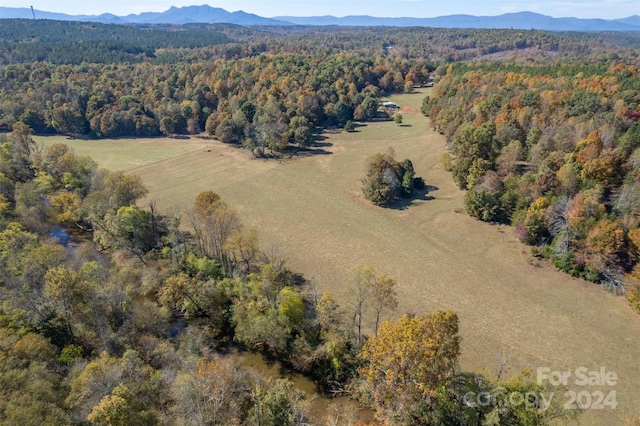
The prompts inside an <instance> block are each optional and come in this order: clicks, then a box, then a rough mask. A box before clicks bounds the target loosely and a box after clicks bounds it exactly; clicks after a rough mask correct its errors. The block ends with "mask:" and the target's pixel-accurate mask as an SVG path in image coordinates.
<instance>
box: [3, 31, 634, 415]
mask: <svg viewBox="0 0 640 426" xmlns="http://www.w3.org/2000/svg"><path fill="white" fill-rule="evenodd" d="M78 45H82V46H83V48H82V49H78ZM639 45H640V35H637V34H578V33H546V32H540V31H517V30H443V29H433V28H358V29H356V28H344V29H340V30H337V29H335V28H331V29H327V28H307V27H295V26H293V27H282V28H253V29H251V28H243V27H237V26H233V25H185V26H182V27H175V26H162V25H159V26H111V25H102V24H86V23H74V22H54V21H26V20H3V23H2V26H0V55H1V59H0V63H1V64H2V65H1V66H0V130H3V131H4V133H2V134H0V143H1V147H2V149H1V150H0V300H1V302H2V303H1V304H0V359H1V360H2V363H0V395H1V397H0V424H7V425H14V424H24V425H29V424H34V425H35V424H37V425H41V424H56V425H58V424H78V425H80V424H97V425H98V424H99V425H124V424H140V425H143V424H144V425H146V424H149V425H150V424H177V425H178V424H179V425H185V424H186V425H190V424H194V425H196V424H211V425H229V424H244V425H279V426H280V425H303V424H310V423H311V422H312V423H313V424H327V425H337V424H349V422H351V423H353V424H355V422H356V421H357V420H356V419H355V417H354V418H349V417H348V414H346V413H347V410H341V409H340V407H337V408H335V407H334V408H335V410H333V411H332V410H329V411H330V413H328V415H327V418H326V419H325V418H323V419H311V420H310V419H309V418H308V413H307V401H305V398H304V396H303V395H302V394H301V393H299V392H295V391H294V390H293V384H292V383H291V382H290V381H289V380H285V379H281V380H276V381H273V380H269V379H267V378H265V377H263V376H261V375H260V373H258V372H257V371H253V370H252V369H250V368H247V367H246V366H244V365H243V364H242V357H241V355H237V352H240V353H241V352H242V351H247V350H250V351H258V352H261V353H263V354H265V355H267V356H268V357H271V358H272V359H278V360H280V361H281V362H283V363H284V364H285V365H286V366H287V368H290V369H293V370H296V371H299V372H302V373H304V374H305V375H307V376H308V377H310V378H312V379H313V380H314V381H315V382H316V383H317V384H318V386H319V388H320V389H322V390H323V391H324V392H327V394H332V395H346V396H349V397H351V398H354V399H356V400H358V401H360V402H361V403H362V404H364V405H365V406H367V407H369V408H371V409H372V410H373V411H375V414H376V419H377V420H378V421H380V422H382V423H383V424H391V425H394V424H397V425H427V424H433V425H437V424H501V425H516V424H523V425H524V424H535V425H539V424H549V423H550V422H552V421H554V420H555V421H557V420H558V419H563V418H568V417H571V416H575V415H577V411H572V412H568V411H566V410H563V409H562V407H561V406H555V405H552V406H550V407H545V409H541V408H543V407H542V405H541V404H542V403H543V401H540V400H535V401H534V400H531V401H528V403H527V404H520V405H513V404H506V403H502V404H501V403H500V402H501V401H496V402H495V403H494V404H489V405H486V406H478V405H473V404H471V405H470V404H467V403H465V400H464V395H465V394H466V393H467V392H474V393H476V394H477V393H480V392H487V393H491V394H492V395H497V397H496V398H500V397H501V395H502V396H504V395H506V394H508V393H509V392H520V393H522V394H527V393H530V394H538V395H539V394H542V393H544V392H545V391H546V389H545V388H544V387H543V386H542V385H538V384H536V383H535V382H533V381H532V380H531V378H530V377H528V376H527V374H526V372H523V374H521V375H515V376H514V377H513V378H511V379H509V380H506V379H504V378H502V377H499V375H498V377H497V378H493V377H492V378H489V377H483V376H482V375H480V374H478V373H476V372H468V371H461V370H460V367H459V365H458V358H459V357H460V337H459V335H458V317H457V314H456V313H455V312H451V311H437V312H433V313H424V314H420V315H411V316H408V315H407V316H403V317H401V318H397V319H396V320H394V321H385V320H386V319H388V318H389V317H390V316H391V315H390V313H391V312H392V311H394V310H395V309H396V308H397V299H396V289H395V287H396V283H395V280H394V279H393V278H392V277H389V276H388V275H386V274H384V273H383V272H382V271H375V270H374V269H373V268H371V267H369V266H366V265H361V266H358V267H356V268H355V269H354V270H353V271H352V275H351V279H350V280H349V281H348V282H345V283H344V287H345V289H346V293H345V295H342V296H343V297H339V296H338V295H332V294H330V293H326V292H319V291H318V289H317V288H316V286H315V284H314V282H313V281H312V280H307V279H306V278H305V277H304V276H302V275H300V274H298V273H296V272H295V271H291V270H290V269H289V268H288V267H287V264H286V262H285V260H284V258H283V257H282V256H281V255H280V254H279V253H278V252H277V250H274V249H271V248H265V247H261V246H260V244H259V241H258V238H257V232H256V230H253V229H250V228H247V227H245V226H244V225H243V224H242V222H241V220H240V217H239V215H238V213H237V212H236V211H235V209H234V208H233V206H231V205H229V204H227V203H226V202H225V201H224V200H222V199H221V198H220V196H219V195H218V194H216V193H215V192H213V191H203V192H201V193H199V194H198V195H197V196H196V198H195V199H194V200H193V204H192V205H191V206H190V208H189V209H188V212H187V213H186V216H187V217H183V218H180V217H173V216H169V215H166V214H164V213H161V212H158V211H157V210H156V208H155V206H154V204H153V203H151V204H150V205H148V206H141V205H139V203H138V201H139V200H141V199H142V198H143V197H144V196H145V194H146V193H147V191H146V189H145V187H144V185H143V183H142V181H141V179H140V178H138V177H136V176H131V175H126V174H123V173H121V172H113V171H109V170H105V169H101V168H99V167H98V166H97V164H96V163H95V162H94V161H93V160H92V159H91V158H88V157H83V156H78V155H76V154H74V153H73V152H72V151H71V150H70V149H69V148H67V147H66V146H65V145H62V144H55V145H53V146H51V147H49V148H47V149H41V148H40V147H38V146H37V145H36V144H35V143H34V141H33V139H32V134H33V133H37V134H48V133H49V134H51V133H58V134H63V135H68V136H71V137H83V138H107V137H117V136H145V137H149V136H159V135H167V136H175V135H181V134H197V135H200V134H202V133H203V132H204V133H206V134H208V135H210V136H214V137H215V138H217V139H218V140H220V141H222V142H224V143H228V144H234V145H238V146H241V147H243V148H246V149H248V150H249V151H251V152H252V153H253V154H254V155H256V156H269V155H276V156H277V155H280V154H281V153H282V152H283V151H287V150H304V149H307V148H308V147H310V146H313V144H314V135H315V134H316V133H317V132H319V131H320V129H322V128H328V127H331V128H344V127H346V128H347V129H350V128H352V126H353V122H354V121H355V122H357V121H368V120H375V119H379V118H380V117H379V116H380V112H379V111H378V105H379V103H380V101H381V98H382V96H384V95H387V94H391V93H398V92H411V91H413V90H414V89H415V88H416V87H420V86H423V85H424V84H425V83H426V82H427V81H429V77H435V79H436V84H435V87H434V88H433V89H432V91H431V92H430V96H429V97H427V98H425V100H424V103H423V110H422V112H423V113H424V114H425V115H428V116H429V117H430V122H431V125H432V126H433V127H434V128H435V129H436V130H438V131H439V132H440V133H442V134H443V135H445V136H446V139H447V142H448V146H449V148H450V154H449V155H447V156H445V157H444V158H443V159H442V160H443V164H444V165H445V166H446V167H449V168H450V169H451V171H452V177H453V179H455V181H456V182H457V183H458V185H459V186H460V187H461V188H463V189H465V190H467V195H466V197H465V204H466V208H467V210H468V212H469V213H470V214H471V215H473V216H475V217H477V218H479V219H481V220H485V221H491V222H504V223H510V224H512V225H513V226H514V231H515V232H516V234H517V235H518V237H519V238H520V239H521V240H522V241H523V242H524V243H526V244H530V245H532V253H533V254H534V255H536V256H543V257H547V258H549V259H550V260H551V261H552V262H553V263H554V264H555V265H556V266H557V267H558V268H560V269H562V270H564V271H566V272H568V273H570V274H573V275H576V276H580V277H584V278H586V279H589V280H592V281H596V282H600V283H603V284H606V286H607V287H609V288H611V289H613V290H615V291H618V292H625V291H626V292H627V293H628V297H629V300H630V301H631V302H632V303H633V304H635V306H636V307H638V308H639V309H640V292H639V291H638V288H637V287H634V286H633V283H634V282H635V281H634V280H636V279H639V280H640V266H637V265H638V263H639V259H640V220H639V219H638V217H639V215H640V192H639V191H640V186H639V185H638V179H640V175H639V174H638V171H637V169H638V167H640V166H639V164H640V123H639V122H638V119H639V118H640V95H639V94H640V83H639V82H640V78H639V77H640V68H639V67H638V46H639ZM369 165H370V168H369V171H370V173H369V174H368V175H367V178H368V182H369V183H370V185H365V188H363V189H365V192H366V188H370V189H371V191H370V192H371V196H372V199H375V200H378V201H379V204H382V205H385V204H387V203H390V202H392V201H393V200H395V199H398V198H401V197H403V196H405V195H406V193H407V192H409V193H410V191H411V189H412V185H411V183H413V185H415V184H416V180H417V179H416V178H415V176H414V171H413V166H412V164H411V161H409V160H405V161H403V162H398V161H396V160H395V159H394V158H393V155H392V154H391V153H387V154H376V155H374V156H372V157H371V158H370V161H369ZM385 176H390V178H386V177H385ZM385 179H386V180H385ZM391 181H392V182H394V183H395V184H394V185H393V188H394V191H395V192H394V191H387V189H386V187H385V186H384V185H382V183H384V184H388V183H389V182H391ZM365 183H367V182H365ZM375 200H374V201H375ZM180 223H182V224H183V226H182V227H181V226H180ZM184 224H188V226H187V227H186V228H188V230H187V229H186V228H185V226H184ZM54 226H55V227H63V228H64V229H66V230H70V229H74V230H77V231H76V232H77V233H78V234H79V235H78V236H77V237H75V238H77V239H78V240H80V241H84V242H83V243H74V244H71V245H67V246H65V245H63V244H61V242H60V240H59V239H56V238H54V237H53V236H52V228H53V227H54ZM396 317H397V316H396ZM381 371H383V372H384V374H380V372H381ZM502 402H504V401H502ZM332 413H333V414H335V413H338V414H337V416H336V415H334V416H331V415H329V414H332ZM360 422H361V423H360V424H365V423H364V422H363V421H360Z"/></svg>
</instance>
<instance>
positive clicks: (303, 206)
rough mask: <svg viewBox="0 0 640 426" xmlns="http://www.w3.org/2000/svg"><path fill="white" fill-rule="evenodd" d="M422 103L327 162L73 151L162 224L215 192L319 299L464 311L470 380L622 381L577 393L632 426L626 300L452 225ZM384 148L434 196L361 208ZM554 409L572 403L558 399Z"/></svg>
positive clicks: (193, 147) (197, 148)
mask: <svg viewBox="0 0 640 426" xmlns="http://www.w3.org/2000/svg"><path fill="white" fill-rule="evenodd" d="M423 96H424V93H416V94H411V95H400V96H395V97H392V98H391V100H393V101H395V102H398V103H399V104H400V105H402V106H403V110H404V124H403V125H402V126H398V125H396V124H395V123H393V122H377V123H371V124H369V125H367V126H366V127H359V128H358V129H357V130H358V131H357V132H354V133H344V132H336V133H335V134H325V135H324V136H326V137H327V139H326V140H325V141H324V142H323V143H324V144H325V145H326V146H325V147H324V150H326V151H328V152H330V154H325V155H322V154H319V155H315V156H310V157H306V158H298V159H294V160H283V161H275V160H271V161H265V160H257V159H253V158H251V156H250V155H249V154H248V153H246V152H244V151H241V150H237V149H234V148H231V147H228V146H224V145H222V144H219V143H217V142H213V141H206V140H198V139H191V140H189V141H182V140H133V141H125V140H119V141H100V142H87V141H68V142H71V143H70V144H71V145H72V146H73V147H74V149H75V150H76V152H77V153H79V154H89V155H92V156H93V157H94V158H95V159H96V160H97V161H98V162H99V163H100V164H102V165H105V166H107V167H111V168H117V169H121V170H125V171H127V172H131V173H137V174H139V175H140V176H142V178H143V179H144V181H145V184H146V185H147V187H148V189H149V191H150V193H149V199H154V200H156V202H157V206H158V207H159V208H160V209H161V210H164V211H170V210H171V211H180V210H183V209H184V208H185V207H188V206H190V205H191V203H192V201H193V199H194V196H195V195H196V194H197V193H198V192H199V191H201V190H204V189H212V190H214V191H216V192H218V193H219V194H220V195H221V196H222V197H223V198H224V199H225V200H226V201H227V202H229V204H231V205H232V206H234V207H235V208H236V209H237V210H238V211H239V213H240V214H241V217H242V219H243V221H244V223H245V224H246V225H249V226H254V227H256V228H257V229H258V231H259V236H260V239H261V242H262V245H263V246H265V247H266V246H268V245H277V246H279V247H280V248H281V251H282V252H283V253H284V254H285V256H286V257H287V258H288V264H289V265H290V267H291V268H292V269H294V270H296V271H300V272H302V273H304V274H305V276H307V277H309V278H311V277H313V278H315V279H316V280H317V281H318V283H319V285H320V287H321V288H322V289H326V290H330V291H332V292H334V293H335V294H337V295H340V294H341V293H342V291H343V288H344V285H345V283H346V282H347V279H348V277H349V275H350V271H351V270H352V269H353V267H354V266H356V265H358V264H369V265H372V266H374V267H375V269H376V270H377V271H379V272H385V273H387V274H389V275H391V276H393V277H394V278H395V279H396V280H397V282H398V290H399V301H400V307H399V310H398V313H399V314H400V313H402V312H412V313H422V312H424V311H431V310H434V309H452V310H455V311H457V312H458V314H459V316H460V331H461V335H462V338H463V340H462V359H461V363H462V367H463V368H464V369H473V370H476V371H480V372H483V373H486V374H488V375H492V374H493V372H494V371H495V369H496V367H497V365H498V360H499V359H501V358H502V357H503V356H504V355H507V356H508V357H510V359H511V360H512V365H513V369H512V371H515V370H519V369H522V368H531V369H532V370H533V371H534V374H535V371H536V368H538V367H548V368H550V369H551V370H552V371H554V370H570V371H574V370H575V369H576V368H578V367H586V368H587V369H589V370H599V369H600V368H601V367H605V368H606V370H607V371H614V372H616V373H617V375H618V378H619V380H618V383H617V385H616V386H614V387H597V386H596V387H588V386H587V387H584V388H576V390H578V391H581V390H586V391H588V392H589V393H590V392H592V391H596V390H601V391H604V392H605V394H607V393H608V392H609V391H611V390H615V391H616V396H617V400H618V403H619V404H618V407H617V409H616V410H610V409H608V410H588V411H587V412H585V413H584V414H583V415H582V416H581V417H580V422H581V423H582V424H621V423H623V420H624V419H626V418H628V417H630V416H631V414H632V413H633V412H634V410H636V411H637V410H638V409H637V408H636V407H637V406H638V403H639V402H640V363H639V362H638V354H640V339H638V336H640V316H639V315H638V314H637V313H634V312H632V310H631V308H630V307H629V306H627V303H626V301H625V300H624V299H623V298H620V297H614V296H612V295H611V294H609V293H606V292H605V291H603V290H601V289H600V288H599V287H597V286H596V285H594V284H589V283H586V282H583V281H580V280H576V279H572V278H570V277H568V276H566V275H564V274H561V273H559V272H557V271H555V270H554V269H553V268H552V267H549V266H547V265H535V264H533V263H532V262H531V256H530V255H529V254H528V248H527V247H525V246H523V245H522V244H520V243H519V242H518V241H517V240H516V238H515V237H514V235H513V231H512V229H511V228H509V227H505V226H492V225H488V224H485V223H482V222H479V221H476V220H474V219H472V218H471V217H469V216H467V215H466V214H464V213H456V211H460V210H461V209H462V204H463V203H462V200H463V195H464V194H463V192H462V191H460V190H458V189H457V188H456V187H455V185H454V184H453V181H452V179H451V176H450V174H449V173H448V172H446V171H444V170H442V168H441V166H440V165H439V162H438V159H439V157H440V155H441V154H442V153H443V152H444V140H443V137H442V136H440V135H438V134H436V133H434V132H433V131H432V130H431V129H430V128H429V127H428V121H427V119H426V118H424V117H422V116H420V115H419V114H418V113H417V111H418V109H419V106H420V103H421V101H422V98H423ZM38 140H39V141H43V143H45V144H49V143H51V141H52V139H48V138H47V139H46V140H45V139H42V138H39V139H38ZM58 141H60V140H58ZM207 147H209V148H210V149H211V152H206V148H207ZM388 147H393V148H394V150H395V152H396V158H397V159H399V160H402V159H404V158H410V159H411V160H412V161H413V164H414V167H415V169H416V173H417V174H418V175H420V176H422V177H423V178H424V180H425V181H426V183H427V184H428V185H429V186H431V187H432V190H431V191H430V192H429V193H428V194H427V196H425V197H422V199H415V200H413V201H412V202H411V203H409V204H410V205H405V206H399V207H398V208H395V209H383V208H379V207H375V206H372V205H371V204H369V203H368V202H366V200H364V199H363V197H362V196H361V193H360V188H359V182H360V179H361V177H362V176H363V173H364V159H365V158H366V156H367V155H368V154H370V153H372V152H376V151H386V149H387V148H388ZM574 380H575V377H573V378H570V379H569V384H572V383H574ZM555 398H556V399H557V400H560V401H562V402H566V401H567V400H568V398H567V397H566V396H565V395H564V392H562V391H559V392H557V394H556V395H555Z"/></svg>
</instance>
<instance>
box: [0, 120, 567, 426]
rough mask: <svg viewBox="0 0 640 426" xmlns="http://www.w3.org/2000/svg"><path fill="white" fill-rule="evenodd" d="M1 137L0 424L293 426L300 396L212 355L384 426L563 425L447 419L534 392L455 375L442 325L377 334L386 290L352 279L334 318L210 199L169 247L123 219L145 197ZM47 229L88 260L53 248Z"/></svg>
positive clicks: (388, 286)
mask: <svg viewBox="0 0 640 426" xmlns="http://www.w3.org/2000/svg"><path fill="white" fill-rule="evenodd" d="M2 138H3V139H2V149H1V150H0V277H1V280H0V300H1V301H2V303H1V304H0V357H1V359H2V360H3V362H2V363H1V365H0V401H1V402H0V424H54V423H55V424H96V425H105V424H108V425H124V424H140V425H152V424H180V425H190V424H194V425H195V424H211V425H227V424H246V425H274V426H276V425H278V426H281V425H303V424H309V419H308V418H307V417H308V415H307V408H306V407H307V405H306V401H305V399H304V395H303V394H302V393H301V392H299V391H296V390H295V389H294V388H293V384H292V383H291V382H290V381H288V380H285V379H278V380H275V381H274V380H268V379H265V378H264V377H262V376H261V375H260V374H259V373H258V372H255V371H253V370H251V369H249V368H246V367H244V366H243V365H242V363H241V361H239V360H238V359H237V358H236V357H235V356H233V355H223V354H224V353H225V352H226V351H228V350H229V348H230V347H233V346H234V345H239V346H240V347H244V348H247V349H251V350H259V351H261V352H263V353H267V354H269V355H270V356H271V357H275V358H277V359H280V360H281V361H282V362H283V363H285V364H286V365H289V366H290V367H291V368H294V369H296V370H298V371H301V372H303V373H305V374H307V375H308V376H309V377H311V378H313V379H314V380H316V381H317V383H318V384H319V386H320V387H322V388H324V389H326V390H332V391H334V392H336V393H342V394H350V395H352V396H353V397H357V398H359V399H360V400H361V401H362V402H363V403H366V404H368V405H369V406H370V407H371V408H372V409H374V410H375V411H376V415H377V417H378V419H379V420H380V421H382V422H384V423H385V424H403V425H426V424H443V423H464V424H469V423H480V422H483V421H492V422H493V423H492V424H509V425H512V424H545V423H546V422H548V421H549V419H551V418H552V417H554V416H557V415H566V413H564V412H563V411H562V410H561V409H560V408H558V407H552V408H551V409H550V410H547V411H544V410H540V409H539V408H540V406H539V405H536V404H533V403H532V404H528V405H524V404H522V405H517V406H508V407H507V408H506V409H505V408H504V407H503V405H504V404H502V402H501V401H499V400H496V401H494V403H492V404H487V405H480V406H477V404H476V405H473V404H472V405H468V404H465V402H464V401H463V395H465V394H466V393H467V392H470V391H473V392H476V393H477V392H488V393H491V394H492V395H495V396H494V397H495V398H501V397H504V395H505V394H504V393H502V391H503V390H504V389H505V388H506V389H510V390H513V391H518V392H523V393H525V392H527V391H532V392H534V391H535V392H543V391H544V389H543V388H542V387H540V386H538V385H536V384H534V383H532V382H531V381H530V380H528V379H526V378H525V377H517V378H514V379H513V380H510V381H500V380H498V381H494V380H488V379H485V378H482V377H481V376H479V375H476V374H472V373H463V372H460V371H459V369H458V367H457V360H458V356H459V354H460V347H459V337H458V318H457V315H456V314H455V313H453V312H442V311H439V312H435V313H432V314H424V315H421V316H415V317H414V316H412V317H409V316H405V317H403V318H401V319H400V320H399V321H397V322H388V321H384V319H385V318H386V317H387V316H388V315H389V314H390V313H391V312H392V311H393V310H395V309H396V307H397V301H396V293H395V281H394V280H393V278H391V277H389V276H387V275H386V274H380V273H377V272H376V271H374V270H373V269H372V268H370V267H367V266H359V267H357V268H355V269H354V271H353V274H352V277H351V279H350V280H349V282H348V283H346V291H345V293H344V294H343V295H340V296H341V298H342V299H343V301H342V302H341V303H338V302H337V300H336V299H337V297H336V296H334V295H332V294H330V293H327V292H324V293H322V294H318V292H317V290H316V286H315V285H313V283H310V282H307V281H306V280H304V278H303V277H301V276H300V275H298V274H295V273H293V272H292V271H290V270H289V269H288V268H287V267H286V265H285V261H284V259H283V258H282V257H281V256H280V255H278V254H277V252H275V251H274V250H267V251H264V250H261V249H260V247H259V246H258V242H257V237H256V232H255V230H251V229H248V228H246V227H244V226H243V225H242V223H241V221H240V218H239V217H238V214H237V213H236V212H235V211H234V210H233V208H232V207H231V206H229V205H228V204H226V203H225V202H224V201H223V200H222V199H220V197H219V196H218V195H217V194H216V193H215V192H213V191H203V192H201V193H199V194H198V195H197V196H196V198H195V200H194V202H193V206H192V207H191V208H190V209H189V210H188V211H187V212H185V215H186V216H187V219H188V222H189V223H190V224H191V227H190V231H185V230H183V229H181V228H180V227H179V222H180V219H179V218H178V217H171V216H164V215H160V214H158V212H157V211H156V210H155V208H154V207H153V204H150V205H149V208H141V207H139V206H136V204H135V203H136V201H138V200H140V198H141V197H143V196H144V195H145V194H146V190H145V188H144V186H143V185H142V183H141V182H140V179H139V178H138V177H136V176H130V175H125V174H122V173H119V172H110V171H108V170H104V169H100V168H98V167H97V165H96V163H95V162H93V161H92V160H91V159H90V158H88V157H83V156H77V155H75V154H74V153H73V152H71V151H70V150H69V149H68V148H67V147H66V146H65V145H63V144H58V145H52V146H51V147H49V148H47V149H46V150H44V151H40V150H39V149H38V148H37V146H36V145H35V143H34V142H33V140H32V139H31V135H30V129H29V128H28V127H27V126H25V125H24V124H22V123H18V124H16V125H15V127H14V131H13V132H12V133H11V134H10V135H9V136H8V137H7V136H6V135H3V137H2ZM53 224H58V225H64V226H66V227H69V228H73V227H75V228H78V229H81V230H82V231H83V232H86V233H88V235H90V236H92V239H93V241H94V243H90V242H86V243H83V244H79V245H77V244H76V245H74V246H73V248H69V247H67V248H65V247H64V246H63V245H61V244H59V242H58V241H57V240H56V239H53V238H51V237H50V236H49V235H50V227H51V226H52V225H53ZM94 244H95V245H94ZM367 330H371V332H372V334H371V335H370V336H367ZM380 371H384V372H385V374H379V372H380ZM494 390H495V391H494ZM329 414H330V416H328V417H327V419H316V421H317V422H318V424H327V425H334V424H347V423H349V422H351V421H352V419H349V418H347V415H346V414H345V413H343V412H341V409H340V407H337V408H336V409H335V410H330V413H329Z"/></svg>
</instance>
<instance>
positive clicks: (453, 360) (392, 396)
mask: <svg viewBox="0 0 640 426" xmlns="http://www.w3.org/2000/svg"><path fill="white" fill-rule="evenodd" d="M459 354H460V338H459V336H458V315H457V314H456V313H455V312H452V311H437V312H435V313H432V314H424V315H422V316H420V317H416V318H411V317H409V316H407V315H405V316H403V317H402V318H400V320H399V321H398V322H388V321H385V322H383V323H382V325H381V326H380V329H379V330H378V334H377V335H376V336H373V337H371V338H369V339H368V340H367V341H366V343H365V344H364V347H363V348H362V351H361V352H360V354H359V358H360V359H361V360H362V361H363V362H364V364H365V365H364V366H363V367H362V368H360V370H359V374H360V377H361V378H362V379H363V381H364V387H365V389H366V390H365V393H366V394H367V396H368V397H369V399H370V402H371V404H372V405H373V406H374V407H375V409H376V411H377V415H378V417H379V418H380V420H384V421H390V420H391V418H392V417H393V418H394V419H395V421H398V419H400V418H402V417H403V414H404V415H406V414H408V411H409V409H410V407H411V406H412V405H413V404H415V403H416V402H418V401H422V400H424V399H425V398H427V397H429V396H432V395H434V394H435V392H436V391H437V389H438V387H439V386H440V385H442V384H443V383H444V381H445V380H447V379H448V378H449V377H451V374H452V373H453V370H454V368H455V366H456V365H457V361H458V356H459Z"/></svg>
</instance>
